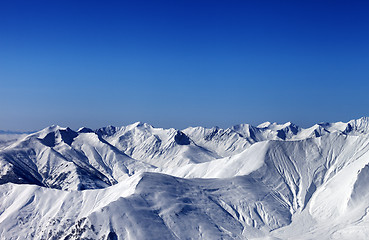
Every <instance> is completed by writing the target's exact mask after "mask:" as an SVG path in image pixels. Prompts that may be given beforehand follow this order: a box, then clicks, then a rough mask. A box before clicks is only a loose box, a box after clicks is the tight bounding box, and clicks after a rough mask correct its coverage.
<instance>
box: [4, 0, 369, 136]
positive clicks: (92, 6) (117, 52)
mask: <svg viewBox="0 0 369 240" xmlns="http://www.w3.org/2000/svg"><path fill="white" fill-rule="evenodd" d="M361 116H369V2H368V1H339V0H337V1H320V0H319V1H318V0H316V1H314V0H313V1H295V0H294V1H278V0H270V1H256V0H255V1H201V0H200V1H199V0H196V1H191V0H190V1H189V0H186V1H50V0H48V1H37V0H35V1H33V0H32V1H18V0H12V1H1V2H0V129H3V130H37V129H40V128H43V127H46V126H48V125H51V124H59V125H62V126H70V127H72V128H78V127H80V126H88V127H92V128H97V127H101V126H106V125H109V124H112V125H117V126H120V125H125V124H129V123H132V122H135V121H142V122H148V123H150V124H152V125H154V126H158V127H176V128H184V127H187V126H193V125H203V126H209V127H211V126H215V125H217V126H221V127H228V126H231V125H234V124H238V123H251V124H255V125H256V124H259V123H261V122H264V121H277V122H286V121H292V122H294V123H296V124H298V125H301V126H310V125H312V124H313V123H315V122H321V121H348V120H350V119H353V118H358V117H361Z"/></svg>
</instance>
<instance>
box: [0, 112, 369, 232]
mask: <svg viewBox="0 0 369 240" xmlns="http://www.w3.org/2000/svg"><path fill="white" fill-rule="evenodd" d="M0 135H1V134H0ZM4 136H5V135H4ZM5 138H6V137H5ZM368 166H369V118H360V119H356V120H351V121H349V122H347V123H342V122H337V123H319V124H316V125H314V126H312V127H309V128H306V129H304V128H301V127H298V126H296V125H294V124H293V123H290V122H287V123H285V124H276V123H264V124H261V125H258V126H256V127H255V126H251V125H249V124H240V125H235V126H233V127H230V128H227V129H222V128H219V127H213V128H203V127H189V128H186V129H182V130H178V129H174V128H170V129H163V128H155V127H153V126H151V125H149V124H146V123H141V122H136V123H134V124H130V125H127V126H122V127H113V126H107V127H105V128H100V129H96V130H92V129H89V128H86V127H83V128H80V129H78V130H77V131H74V130H72V129H70V128H63V127H60V126H57V125H54V126H50V127H47V128H45V129H43V130H41V131H38V132H35V133H32V134H29V135H26V136H23V135H22V136H19V138H17V139H14V138H13V139H11V140H10V143H9V144H7V145H6V144H5V145H3V147H1V148H0V167H1V168H0V169H1V170H0V238H6V239H17V238H19V237H20V238H34V239H137V238H140V239H155V238H156V236H160V239H187V238H190V239H263V238H266V239H313V238H315V239H316V238H318V239H331V238H339V239H352V237H353V236H354V237H356V238H357V239H365V237H363V236H366V234H369V230H367V229H369V228H368V226H369V218H368V217H367V211H366V209H367V208H369V201H368V200H367V199H368V198H367V196H369V191H368V190H367V189H369V170H368V169H369V168H368ZM159 233H160V234H159ZM158 238H159V237H158Z"/></svg>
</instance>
